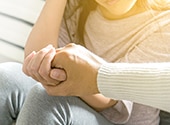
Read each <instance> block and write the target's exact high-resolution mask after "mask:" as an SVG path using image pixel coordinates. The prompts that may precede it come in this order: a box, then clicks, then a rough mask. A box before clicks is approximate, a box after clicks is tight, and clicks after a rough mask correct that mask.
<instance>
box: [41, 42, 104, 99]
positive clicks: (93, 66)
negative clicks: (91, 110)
mask: <svg viewBox="0 0 170 125" xmlns="http://www.w3.org/2000/svg"><path fill="white" fill-rule="evenodd" d="M103 63H105V61H104V60H103V59H101V58H100V57H98V56H96V55H95V54H93V53H91V52H90V51H89V50H87V49H86V48H84V47H82V46H80V45H75V44H69V45H67V46H66V47H63V48H62V49H60V50H56V55H55V57H54V59H53V61H52V67H54V68H58V67H59V68H63V69H64V70H65V72H66V75H67V79H66V80H65V81H63V82H61V83H60V84H59V85H57V86H44V87H45V89H46V90H47V93H48V94H49V95H60V96H86V95H92V94H96V93H99V91H98V87H97V73H98V69H99V67H100V66H101V64H103ZM56 74H57V75H58V72H57V71H56V69H54V70H51V72H50V76H51V78H53V79H55V77H56Z"/></svg>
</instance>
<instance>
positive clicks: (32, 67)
mask: <svg viewBox="0 0 170 125" xmlns="http://www.w3.org/2000/svg"><path fill="white" fill-rule="evenodd" d="M55 54H56V51H55V48H53V46H51V45H49V46H47V47H45V48H43V49H41V50H40V51H38V52H32V53H31V54H29V55H28V56H27V57H26V58H25V60H24V64H23V72H24V73H25V74H26V75H28V76H30V77H32V78H33V79H35V80H37V81H38V82H40V83H42V84H43V85H54V86H55V85H57V84H59V83H60V82H61V81H64V80H65V79H66V74H65V72H64V70H61V69H55V71H56V72H58V75H56V76H55V78H54V79H52V78H51V77H50V72H51V70H52V67H51V62H52V60H53V58H54V56H55Z"/></svg>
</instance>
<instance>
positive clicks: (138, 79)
mask: <svg viewBox="0 0 170 125" xmlns="http://www.w3.org/2000/svg"><path fill="white" fill-rule="evenodd" d="M97 83H98V87H99V90H100V92H101V93H102V94H103V95H105V96H107V97H110V98H114V99H119V100H129V101H133V102H137V103H141V104H145V105H149V106H153V107H156V108H159V109H162V110H165V111H168V112H170V106H169V105H170V64H169V63H140V64H137V63H136V64H134V63H133V64H130V63H106V64H104V65H102V66H101V67H100V69H99V72H98V76H97Z"/></svg>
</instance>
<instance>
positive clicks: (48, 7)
mask: <svg viewBox="0 0 170 125" xmlns="http://www.w3.org/2000/svg"><path fill="white" fill-rule="evenodd" d="M66 3H67V0H46V3H45V5H44V7H43V9H42V12H41V14H40V16H39V18H38V20H37V22H36V23H35V25H34V27H33V29H32V31H31V33H30V35H29V37H28V40H27V43H26V46H25V57H26V56H27V55H28V54H30V53H31V52H32V51H39V50H40V49H42V48H44V47H45V46H47V45H48V44H52V45H53V46H54V47H57V39H58V34H59V28H60V24H61V20H62V17H63V13H64V9H65V5H66Z"/></svg>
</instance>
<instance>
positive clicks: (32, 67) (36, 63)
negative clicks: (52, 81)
mask: <svg viewBox="0 0 170 125" xmlns="http://www.w3.org/2000/svg"><path fill="white" fill-rule="evenodd" d="M51 48H52V45H48V46H47V47H45V48H43V49H41V50H40V51H39V52H37V53H36V54H35V55H34V57H33V58H32V59H31V60H30V63H29V64H28V66H27V71H28V72H29V74H30V76H31V77H32V78H34V79H35V80H37V81H39V82H46V81H45V80H44V79H43V78H42V77H41V75H40V74H39V68H40V65H41V62H42V60H43V58H44V56H45V55H46V54H47V53H48V52H49V51H50V50H51Z"/></svg>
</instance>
